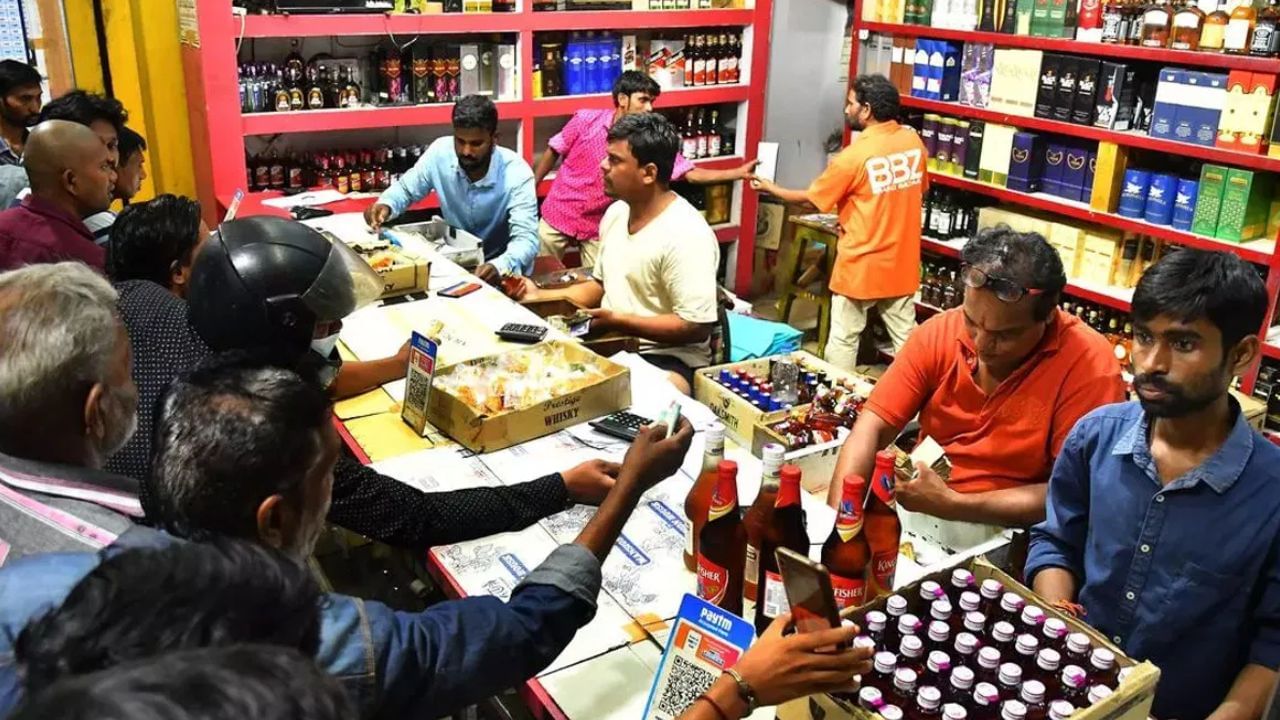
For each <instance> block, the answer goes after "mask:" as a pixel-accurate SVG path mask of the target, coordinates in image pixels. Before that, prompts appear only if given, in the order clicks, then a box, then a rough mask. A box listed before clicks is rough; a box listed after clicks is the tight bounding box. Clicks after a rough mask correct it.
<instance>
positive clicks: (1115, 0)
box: [1102, 0, 1124, 43]
mask: <svg viewBox="0 0 1280 720" xmlns="http://www.w3.org/2000/svg"><path fill="white" fill-rule="evenodd" d="M1102 42H1104V43H1121V42H1124V6H1123V5H1121V4H1120V0H1107V4H1106V5H1104V6H1102Z"/></svg>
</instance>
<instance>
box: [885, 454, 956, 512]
mask: <svg viewBox="0 0 1280 720" xmlns="http://www.w3.org/2000/svg"><path fill="white" fill-rule="evenodd" d="M916 470H917V471H919V474H918V475H917V476H916V477H915V478H914V479H913V478H905V477H903V476H902V475H898V476H897V477H896V480H895V482H894V494H895V495H896V496H897V499H898V504H899V505H901V506H902V507H904V508H906V509H908V510H910V511H912V512H918V513H924V514H926V515H932V516H934V517H941V518H945V517H947V511H948V510H949V509H950V508H951V506H952V505H954V504H955V499H956V496H958V495H959V493H957V492H956V491H955V490H952V489H951V488H949V487H947V483H946V482H944V481H943V479H942V478H941V477H940V476H939V475H938V473H936V472H934V471H933V470H932V469H931V468H930V467H929V466H928V465H926V464H925V463H923V462H917V463H916Z"/></svg>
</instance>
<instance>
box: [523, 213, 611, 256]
mask: <svg viewBox="0 0 1280 720" xmlns="http://www.w3.org/2000/svg"><path fill="white" fill-rule="evenodd" d="M538 239H539V240H540V241H541V242H540V243H539V244H540V245H541V247H540V248H539V250H538V254H539V255H551V256H554V257H555V258H556V259H557V260H563V259H564V254H565V253H566V252H568V251H569V249H570V248H573V247H577V248H578V252H579V253H580V254H581V255H582V267H595V265H596V259H597V258H599V257H600V241H599V240H577V239H575V238H571V237H569V236H568V235H565V234H564V233H562V232H560V231H559V230H557V229H555V228H553V227H551V226H550V225H548V224H547V221H546V220H541V219H540V220H538Z"/></svg>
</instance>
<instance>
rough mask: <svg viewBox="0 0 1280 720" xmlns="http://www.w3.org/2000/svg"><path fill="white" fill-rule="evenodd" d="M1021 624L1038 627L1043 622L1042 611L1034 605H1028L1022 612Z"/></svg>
mask: <svg viewBox="0 0 1280 720" xmlns="http://www.w3.org/2000/svg"><path fill="white" fill-rule="evenodd" d="M1022 622H1023V623H1024V624H1026V625H1031V626H1039V625H1040V624H1042V623H1043V622H1044V610H1041V609H1040V608H1038V607H1036V606H1035V605H1028V606H1026V607H1025V608H1023V610H1022Z"/></svg>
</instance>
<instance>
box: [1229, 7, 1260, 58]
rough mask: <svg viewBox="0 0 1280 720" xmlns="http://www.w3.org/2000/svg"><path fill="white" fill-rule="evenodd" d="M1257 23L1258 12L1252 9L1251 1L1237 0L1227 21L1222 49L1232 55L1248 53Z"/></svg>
mask: <svg viewBox="0 0 1280 720" xmlns="http://www.w3.org/2000/svg"><path fill="white" fill-rule="evenodd" d="M1257 22H1258V11H1257V10H1255V9H1254V7H1253V2H1252V0H1238V1H1237V3H1236V6H1235V9H1233V10H1232V11H1231V18H1230V19H1229V20H1227V29H1226V32H1225V34H1224V35H1223V40H1222V48H1223V50H1224V51H1226V52H1228V53H1231V54H1233V55H1243V54H1245V53H1247V52H1249V47H1250V43H1252V42H1253V29H1254V26H1256V25H1257Z"/></svg>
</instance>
